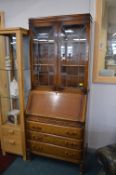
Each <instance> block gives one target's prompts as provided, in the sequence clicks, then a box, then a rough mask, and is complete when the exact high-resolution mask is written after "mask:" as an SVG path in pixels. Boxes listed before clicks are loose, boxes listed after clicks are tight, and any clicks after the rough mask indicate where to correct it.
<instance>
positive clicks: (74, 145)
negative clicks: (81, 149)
mask: <svg viewBox="0 0 116 175" xmlns="http://www.w3.org/2000/svg"><path fill="white" fill-rule="evenodd" d="M65 145H66V146H71V147H78V145H77V144H76V143H70V142H67V141H66V142H65Z"/></svg>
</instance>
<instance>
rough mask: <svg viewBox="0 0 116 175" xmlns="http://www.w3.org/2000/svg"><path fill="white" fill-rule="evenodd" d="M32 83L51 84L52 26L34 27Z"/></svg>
mask: <svg viewBox="0 0 116 175" xmlns="http://www.w3.org/2000/svg"><path fill="white" fill-rule="evenodd" d="M33 30H34V38H33V80H34V82H33V85H34V86H41V85H48V86H49V85H52V84H53V76H54V73H55V70H54V64H55V40H54V30H53V27H39V28H34V29H33Z"/></svg>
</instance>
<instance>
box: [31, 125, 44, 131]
mask: <svg viewBox="0 0 116 175" xmlns="http://www.w3.org/2000/svg"><path fill="white" fill-rule="evenodd" d="M32 129H34V130H38V131H41V130H42V128H41V127H37V126H32Z"/></svg>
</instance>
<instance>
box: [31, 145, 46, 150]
mask: <svg viewBox="0 0 116 175" xmlns="http://www.w3.org/2000/svg"><path fill="white" fill-rule="evenodd" d="M32 149H33V150H34V151H42V150H43V148H42V147H40V146H39V147H38V146H35V145H32Z"/></svg>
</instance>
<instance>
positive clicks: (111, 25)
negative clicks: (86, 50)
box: [99, 0, 116, 76]
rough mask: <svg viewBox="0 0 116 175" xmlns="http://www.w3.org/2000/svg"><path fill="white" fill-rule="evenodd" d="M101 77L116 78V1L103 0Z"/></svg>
mask: <svg viewBox="0 0 116 175" xmlns="http://www.w3.org/2000/svg"><path fill="white" fill-rule="evenodd" d="M102 2H103V8H102V9H103V11H102V28H101V43H100V49H101V51H102V52H101V55H100V57H101V62H100V71H99V75H101V76H116V0H102Z"/></svg>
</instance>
